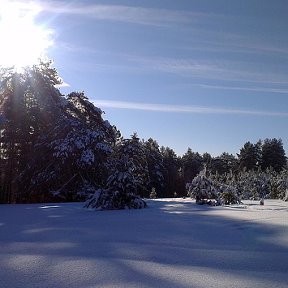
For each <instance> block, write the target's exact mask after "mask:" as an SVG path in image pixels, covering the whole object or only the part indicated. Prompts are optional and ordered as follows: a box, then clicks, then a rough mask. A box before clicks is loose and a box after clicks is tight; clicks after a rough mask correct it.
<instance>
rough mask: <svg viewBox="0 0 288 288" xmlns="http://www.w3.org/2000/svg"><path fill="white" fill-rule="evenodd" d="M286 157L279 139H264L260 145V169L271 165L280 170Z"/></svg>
mask: <svg viewBox="0 0 288 288" xmlns="http://www.w3.org/2000/svg"><path fill="white" fill-rule="evenodd" d="M286 163H287V158H286V156H285V150H284V148H283V143H282V140H281V139H278V140H277V139H276V138H274V139H265V140H264V142H263V145H262V163H261V167H262V170H265V169H267V168H270V167H272V168H273V169H274V170H275V171H276V172H280V171H281V170H282V169H283V168H284V167H286Z"/></svg>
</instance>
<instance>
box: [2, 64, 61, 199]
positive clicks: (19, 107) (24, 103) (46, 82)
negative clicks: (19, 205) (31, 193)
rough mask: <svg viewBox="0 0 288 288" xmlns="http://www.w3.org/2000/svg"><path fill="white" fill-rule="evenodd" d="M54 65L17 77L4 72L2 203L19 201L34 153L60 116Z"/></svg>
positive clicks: (59, 99) (44, 66) (12, 71)
mask: <svg viewBox="0 0 288 288" xmlns="http://www.w3.org/2000/svg"><path fill="white" fill-rule="evenodd" d="M60 83H61V80H60V78H59V77H58V74H57V71H56V70H55V69H53V68H51V62H49V61H48V62H41V61H40V63H39V64H38V65H34V66H32V67H28V68H26V69H25V70H24V71H23V72H21V73H17V72H16V71H14V70H13V69H1V71H0V115H1V117H0V118H1V122H0V131H1V133H0V146H1V150H0V159H1V165H0V169H1V188H0V189H1V190H0V202H4V203H7V202H8V203H9V202H15V201H17V198H18V195H19V193H20V192H21V191H20V190H19V187H18V185H17V178H18V176H19V174H20V173H21V171H22V170H23V169H24V167H25V166H26V164H27V162H28V161H29V158H30V155H31V154H32V153H33V147H34V145H35V142H36V141H37V139H38V137H39V136H40V134H41V133H45V130H46V129H47V128H48V127H49V126H52V125H53V123H54V119H55V118H57V115H59V113H60V110H59V109H57V107H56V106H57V103H58V102H60V101H61V96H62V95H61V94H60V92H59V91H58V90H57V89H56V88H55V87H54V85H56V84H60Z"/></svg>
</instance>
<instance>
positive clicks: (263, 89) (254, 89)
mask: <svg viewBox="0 0 288 288" xmlns="http://www.w3.org/2000/svg"><path fill="white" fill-rule="evenodd" d="M193 86H199V87H202V88H207V89H213V90H214V89H219V90H237V91H252V92H265V93H279V94H288V88H286V89H285V88H283V89H282V88H269V87H237V86H220V85H207V84H195V85H193Z"/></svg>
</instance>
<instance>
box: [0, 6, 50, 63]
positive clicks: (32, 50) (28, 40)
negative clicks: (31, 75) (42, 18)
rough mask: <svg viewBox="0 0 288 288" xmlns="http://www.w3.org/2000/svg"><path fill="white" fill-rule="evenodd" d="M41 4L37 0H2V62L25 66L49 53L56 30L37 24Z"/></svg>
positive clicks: (0, 34)
mask: <svg viewBox="0 0 288 288" xmlns="http://www.w3.org/2000/svg"><path fill="white" fill-rule="evenodd" d="M40 12H41V7H40V6H39V5H37V4H35V2H34V3H33V2H28V1H26V2H25V3H24V2H19V1H17V2H15V1H5V0H2V1H1V9H0V39H1V45H0V66H2V67H10V66H14V67H15V68H16V69H21V68H22V67H25V66H31V65H33V64H36V63H37V62H38V59H39V58H43V57H45V56H46V53H47V49H48V48H49V47H50V46H52V45H53V41H52V38H51V36H52V31H51V30H49V29H48V28H46V27H45V26H43V25H38V24H35V17H36V16H37V15H38V14H39V13H40Z"/></svg>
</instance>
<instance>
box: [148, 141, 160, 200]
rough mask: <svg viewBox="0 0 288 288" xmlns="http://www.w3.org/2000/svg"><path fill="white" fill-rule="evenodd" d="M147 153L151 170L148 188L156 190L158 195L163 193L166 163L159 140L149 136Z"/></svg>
mask: <svg viewBox="0 0 288 288" xmlns="http://www.w3.org/2000/svg"><path fill="white" fill-rule="evenodd" d="M144 148H145V155H146V160H147V164H148V171H149V179H150V180H149V183H148V190H149V191H151V190H152V188H154V189H155V190H156V193H157V195H158V196H159V195H162V194H163V188H164V173H165V172H164V164H163V157H162V155H161V153H160V149H159V145H158V143H157V141H155V140H153V139H152V138H149V139H148V140H147V141H145V142H144Z"/></svg>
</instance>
